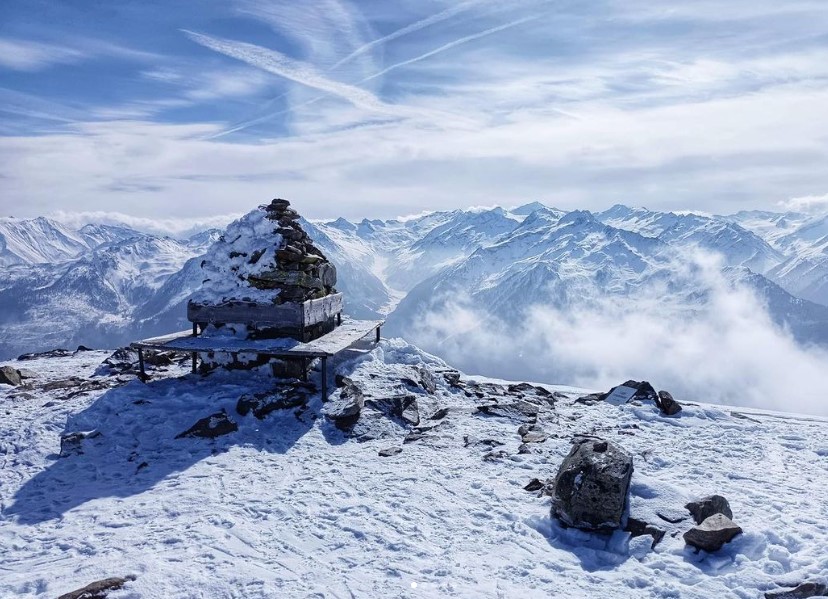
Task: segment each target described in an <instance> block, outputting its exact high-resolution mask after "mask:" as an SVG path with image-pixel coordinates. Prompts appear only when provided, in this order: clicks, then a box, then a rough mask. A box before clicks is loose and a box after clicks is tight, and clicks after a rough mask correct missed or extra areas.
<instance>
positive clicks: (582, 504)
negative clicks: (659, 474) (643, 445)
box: [552, 437, 633, 531]
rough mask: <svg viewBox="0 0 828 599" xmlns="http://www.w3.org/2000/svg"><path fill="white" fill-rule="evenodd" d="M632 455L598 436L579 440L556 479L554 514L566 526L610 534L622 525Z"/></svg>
mask: <svg viewBox="0 0 828 599" xmlns="http://www.w3.org/2000/svg"><path fill="white" fill-rule="evenodd" d="M632 472H633V460H632V456H631V455H630V454H629V453H628V452H627V451H626V450H624V449H623V448H622V447H620V446H618V445H616V444H615V443H612V442H610V441H605V440H603V439H599V438H597V437H580V438H577V439H576V440H575V442H574V444H573V446H572V449H571V451H570V452H569V455H568V456H566V458H565V459H564V461H563V463H562V464H561V466H560V469H559V470H558V474H557V476H556V477H555V485H554V492H553V500H552V515H553V516H555V517H557V518H559V519H560V520H561V522H563V523H564V524H565V525H567V526H573V527H575V528H580V529H583V530H594V531H611V530H614V529H616V528H619V527H620V526H621V520H622V518H623V515H624V508H625V506H626V503H627V495H628V493H629V488H630V478H631V477H632Z"/></svg>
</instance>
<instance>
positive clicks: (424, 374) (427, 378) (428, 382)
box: [417, 366, 437, 395]
mask: <svg viewBox="0 0 828 599" xmlns="http://www.w3.org/2000/svg"><path fill="white" fill-rule="evenodd" d="M417 374H419V375H420V386H421V387H422V388H423V389H425V391H426V393H428V394H429V395H434V394H435V393H436V392H437V381H436V380H435V379H434V375H433V374H432V373H431V371H430V370H429V369H428V368H426V367H424V366H420V367H419V368H417Z"/></svg>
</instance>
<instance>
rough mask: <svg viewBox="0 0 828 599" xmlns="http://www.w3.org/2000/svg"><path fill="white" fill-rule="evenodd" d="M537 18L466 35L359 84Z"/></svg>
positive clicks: (379, 72)
mask: <svg viewBox="0 0 828 599" xmlns="http://www.w3.org/2000/svg"><path fill="white" fill-rule="evenodd" d="M537 18H538V15H535V16H531V17H523V18H522V19H518V20H516V21H512V22H510V23H506V24H504V25H498V26H497V27H492V28H491V29H486V30H485V31H481V32H479V33H473V34H472V35H467V36H465V37H461V38H459V39H456V40H454V41H453V42H449V43H447V44H444V45H442V46H440V47H439V48H435V49H434V50H430V51H429V52H426V53H425V54H421V55H420V56H415V57H414V58H409V59H408V60H404V61H402V62H398V63H396V64H392V65H391V66H389V67H386V68H384V69H382V70H381V71H378V72H376V73H374V74H373V75H370V76H368V77H366V78H365V79H363V80H361V81H360V83H365V82H366V81H370V80H371V79H376V78H377V77H381V76H382V75H385V74H386V73H388V72H389V71H393V70H394V69H398V68H400V67H404V66H406V65H410V64H412V63H414V62H419V61H421V60H424V59H426V58H429V57H431V56H434V55H435V54H439V53H440V52H445V51H446V50H450V49H452V48H454V47H457V46H460V45H462V44H465V43H467V42H471V41H474V40H477V39H480V38H481V37H486V36H487V35H492V34H493V33H497V32H498V31H503V30H504V29H509V28H511V27H515V26H517V25H520V24H522V23H526V22H527V21H533V20H535V19H537Z"/></svg>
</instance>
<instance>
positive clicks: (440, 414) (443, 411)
mask: <svg viewBox="0 0 828 599" xmlns="http://www.w3.org/2000/svg"><path fill="white" fill-rule="evenodd" d="M448 413H449V409H448V408H440V409H439V410H437V411H436V412H434V413H433V414H432V415H431V416H429V417H428V419H429V420H442V419H443V418H445V417H446V416H448Z"/></svg>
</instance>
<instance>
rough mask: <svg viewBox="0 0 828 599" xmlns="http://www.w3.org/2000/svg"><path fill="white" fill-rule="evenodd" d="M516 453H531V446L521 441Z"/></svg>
mask: <svg viewBox="0 0 828 599" xmlns="http://www.w3.org/2000/svg"><path fill="white" fill-rule="evenodd" d="M518 453H519V454H521V455H526V454H528V453H532V448H531V447H529V446H528V445H527V444H526V443H521V444H520V445H519V446H518Z"/></svg>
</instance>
